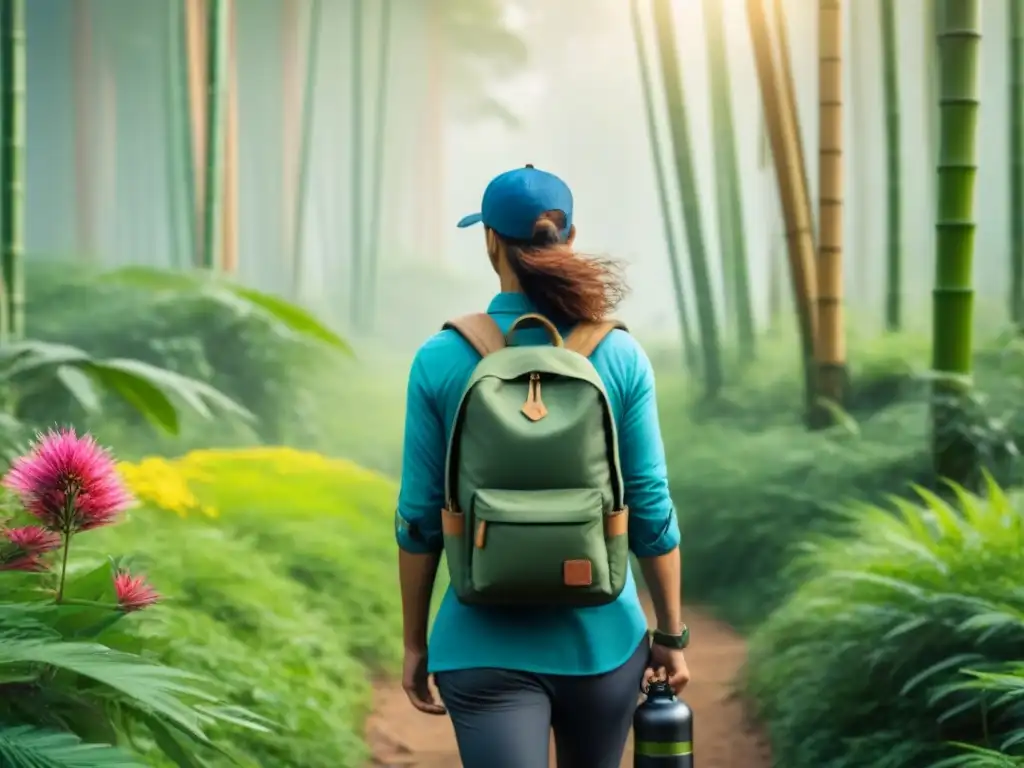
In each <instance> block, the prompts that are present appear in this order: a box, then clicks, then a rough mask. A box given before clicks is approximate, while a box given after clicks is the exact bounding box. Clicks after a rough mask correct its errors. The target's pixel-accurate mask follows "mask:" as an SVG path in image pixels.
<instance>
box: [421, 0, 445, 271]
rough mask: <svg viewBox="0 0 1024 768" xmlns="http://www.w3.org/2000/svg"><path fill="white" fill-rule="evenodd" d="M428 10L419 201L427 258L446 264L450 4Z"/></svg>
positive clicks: (429, 2) (429, 0)
mask: <svg viewBox="0 0 1024 768" xmlns="http://www.w3.org/2000/svg"><path fill="white" fill-rule="evenodd" d="M422 2H423V4H424V5H425V6H426V9H425V10H426V13H427V20H426V49H427V50H426V59H427V61H426V73H425V74H426V104H425V118H424V123H425V126H424V129H423V132H422V136H423V138H422V140H421V142H420V145H419V147H417V153H418V154H419V155H420V157H421V158H422V165H421V176H420V184H421V187H420V199H419V200H417V201H415V205H416V207H417V209H418V210H421V211H422V212H423V220H422V222H421V226H422V238H423V239H422V241H421V242H423V243H424V244H425V246H426V250H427V254H428V258H429V259H431V260H432V261H433V263H435V264H441V263H443V262H444V248H443V243H444V236H443V235H442V232H441V220H442V212H441V199H442V193H443V192H444V188H443V187H444V102H445V76H446V74H447V72H446V67H445V64H446V60H445V56H446V49H445V23H444V16H445V12H446V10H447V9H448V8H450V4H449V3H447V2H446V0H422Z"/></svg>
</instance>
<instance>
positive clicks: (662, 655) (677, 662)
mask: <svg viewBox="0 0 1024 768" xmlns="http://www.w3.org/2000/svg"><path fill="white" fill-rule="evenodd" d="M655 680H659V681H665V682H667V683H668V684H669V687H671V688H672V690H673V692H674V693H675V694H676V695H677V696H678V695H679V694H680V693H682V690H683V688H685V687H686V684H687V683H688V682H690V668H689V667H688V666H686V657H685V656H684V655H683V650H682V649H681V648H666V647H665V646H664V645H658V644H657V643H653V644H652V645H651V658H650V661H648V662H647V671H646V672H645V673H644V686H645V687H646V686H648V685H650V683H651V682H652V681H655Z"/></svg>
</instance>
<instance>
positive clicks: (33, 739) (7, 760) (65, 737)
mask: <svg viewBox="0 0 1024 768" xmlns="http://www.w3.org/2000/svg"><path fill="white" fill-rule="evenodd" d="M0 765H3V766H5V768H144V766H143V764H142V763H140V762H139V761H138V759H137V758H134V757H132V756H130V755H128V754H126V753H124V752H122V751H121V750H119V749H116V748H114V747H109V746H104V745H101V744H83V743H82V741H81V739H79V738H77V737H75V736H73V735H72V734H70V733H61V732H59V731H44V730H41V729H38V728H30V727H28V726H17V727H13V728H4V727H0Z"/></svg>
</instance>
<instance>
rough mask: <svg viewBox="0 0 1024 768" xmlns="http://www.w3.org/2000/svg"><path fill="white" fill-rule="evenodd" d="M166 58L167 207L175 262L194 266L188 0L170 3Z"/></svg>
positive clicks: (173, 260)
mask: <svg viewBox="0 0 1024 768" xmlns="http://www.w3.org/2000/svg"><path fill="white" fill-rule="evenodd" d="M167 12H168V16H167V33H166V35H165V44H166V46H167V48H166V51H165V60H166V68H167V80H166V83H165V94H164V120H165V121H166V123H167V132H166V142H167V146H166V147H165V148H164V156H165V159H166V161H167V165H166V177H167V181H166V183H167V210H168V218H169V224H168V230H169V233H170V248H171V264H172V266H175V267H182V268H186V267H191V266H194V265H195V260H196V244H197V235H196V216H195V211H196V196H195V195H196V190H195V170H194V168H193V166H192V159H193V158H192V130H191V115H190V112H189V104H188V68H187V63H188V40H187V24H186V2H185V0H171V2H168V3H167Z"/></svg>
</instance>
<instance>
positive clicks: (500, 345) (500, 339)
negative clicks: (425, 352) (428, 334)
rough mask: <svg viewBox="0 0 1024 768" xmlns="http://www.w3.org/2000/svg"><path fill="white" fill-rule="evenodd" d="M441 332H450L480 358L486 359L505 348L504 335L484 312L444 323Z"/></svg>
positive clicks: (492, 319)
mask: <svg viewBox="0 0 1024 768" xmlns="http://www.w3.org/2000/svg"><path fill="white" fill-rule="evenodd" d="M441 330H443V331H447V330H452V331H455V332H456V333H457V334H459V335H460V336H461V337H462V338H464V339H465V340H466V341H468V342H469V344H470V345H471V346H472V347H473V349H475V350H476V351H477V354H479V355H480V357H487V355H489V354H491V352H497V351H498V350H499V349H504V347H505V334H503V333H502V332H501V328H499V327H498V324H497V323H496V322H494V318H493V317H491V316H490V315H488V314H487V313H486V312H480V313H476V314H471V315H463V316H462V317H457V318H455V319H454V320H449V321H448V322H447V323H445V324H444V325H443V326H442V327H441Z"/></svg>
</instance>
